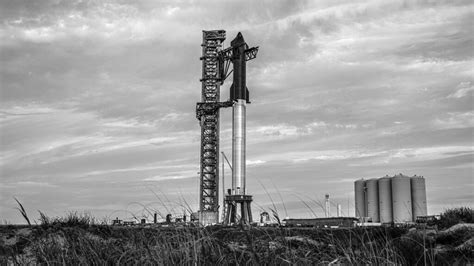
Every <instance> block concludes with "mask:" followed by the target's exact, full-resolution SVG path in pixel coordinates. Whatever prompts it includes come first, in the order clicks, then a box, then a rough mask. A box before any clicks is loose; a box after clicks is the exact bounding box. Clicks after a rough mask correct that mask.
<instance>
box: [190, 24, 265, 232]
mask: <svg viewBox="0 0 474 266" xmlns="http://www.w3.org/2000/svg"><path fill="white" fill-rule="evenodd" d="M224 40H225V31H223V30H213V31H203V44H202V47H203V48H202V57H201V60H202V62H203V63H202V79H201V82H202V97H201V102H199V103H197V105H196V117H197V119H198V120H199V121H200V123H201V161H200V164H201V169H200V197H199V202H200V203H199V221H200V223H201V224H203V225H208V224H213V223H217V222H218V211H219V169H218V167H219V109H220V108H223V107H231V106H232V107H233V120H232V125H233V126H232V164H233V167H232V168H233V171H232V189H231V193H230V195H227V196H226V198H225V204H226V206H225V207H226V215H225V219H224V224H229V223H235V222H236V216H237V207H238V206H240V207H241V215H240V216H241V219H240V222H241V223H243V224H249V223H250V222H251V221H252V215H251V210H250V202H251V201H252V196H250V195H245V119H246V118H245V105H246V104H247V103H249V92H248V89H247V87H246V61H248V60H251V59H254V58H255V57H256V56H257V52H258V47H252V48H248V46H247V44H246V43H245V41H244V38H243V36H242V34H241V33H240V32H239V34H238V35H237V37H236V38H235V39H234V40H233V41H232V42H231V47H229V48H226V49H224V50H221V49H222V42H223V41H224ZM230 63H232V65H233V70H232V71H231V72H233V73H234V75H233V84H232V86H231V88H230V99H229V101H226V102H220V101H219V100H220V85H222V84H223V83H224V80H225V79H226V78H227V77H228V76H229V75H230V73H231V72H230V73H228V70H229V66H230Z"/></svg>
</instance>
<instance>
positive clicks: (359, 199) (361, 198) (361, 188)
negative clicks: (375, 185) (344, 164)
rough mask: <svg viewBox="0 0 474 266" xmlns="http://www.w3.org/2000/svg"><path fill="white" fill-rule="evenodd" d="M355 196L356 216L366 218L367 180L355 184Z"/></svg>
mask: <svg viewBox="0 0 474 266" xmlns="http://www.w3.org/2000/svg"><path fill="white" fill-rule="evenodd" d="M354 194H355V216H356V217H365V216H366V208H365V206H366V201H365V180H364V179H359V180H356V181H355V182H354Z"/></svg>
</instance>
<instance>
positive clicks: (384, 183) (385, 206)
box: [378, 176, 393, 223]
mask: <svg viewBox="0 0 474 266" xmlns="http://www.w3.org/2000/svg"><path fill="white" fill-rule="evenodd" d="M391 181H392V180H391V178H390V177H389V176H385V177H382V178H380V179H379V180H378V183H379V216H380V222H381V223H391V222H393V216H392V183H391Z"/></svg>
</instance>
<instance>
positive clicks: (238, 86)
mask: <svg viewBox="0 0 474 266" xmlns="http://www.w3.org/2000/svg"><path fill="white" fill-rule="evenodd" d="M231 46H232V64H233V65H234V70H233V73H234V76H233V83H232V86H231V87H230V99H231V100H232V101H237V100H239V99H243V100H245V101H246V102H247V103H249V91H248V89H247V85H246V83H247V81H246V79H247V77H246V76H247V66H246V61H245V50H247V49H248V45H247V43H245V40H244V37H242V34H241V33H240V32H239V34H237V37H235V39H234V40H232V42H231Z"/></svg>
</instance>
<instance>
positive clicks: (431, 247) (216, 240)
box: [0, 209, 474, 265]
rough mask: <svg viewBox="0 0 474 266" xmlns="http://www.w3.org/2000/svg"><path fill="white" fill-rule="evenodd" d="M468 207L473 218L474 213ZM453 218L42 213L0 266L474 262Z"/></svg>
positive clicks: (14, 239)
mask: <svg viewBox="0 0 474 266" xmlns="http://www.w3.org/2000/svg"><path fill="white" fill-rule="evenodd" d="M467 210H468V212H467V213H468V215H471V216H472V210H470V209H467ZM454 216H455V215H454ZM454 216H453V215H451V216H450V217H451V218H450V219H451V220H450V221H451V224H446V226H444V227H442V228H440V229H442V230H435V229H423V228H421V229H420V228H418V229H416V228H411V229H408V228H384V227H378V228H352V229H313V228H284V227H253V228H247V229H245V230H244V229H243V228H240V227H216V226H215V227H205V228H199V227H185V226H180V227H158V226H154V225H148V226H132V227H124V226H110V225H101V224H98V222H97V221H96V220H95V219H93V218H92V217H90V216H88V215H80V214H76V213H71V214H70V215H68V216H65V217H62V218H49V217H47V216H46V215H44V214H42V215H41V216H40V221H39V223H38V224H37V225H29V226H27V225H25V226H16V225H3V226H0V241H1V242H0V244H1V245H0V264H2V265H4V264H18V265H24V264H31V263H33V264H45V265H57V264H61V265H76V264H140V265H142V264H145V265H146V264H161V265H202V264H219V265H227V264H232V265H235V264H239V265H248V264H250V265H281V264H284V265H286V264H341V263H344V264H377V265H380V264H403V265H435V264H436V265H443V264H444V265H453V264H456V263H459V264H461V265H463V264H469V263H471V264H472V263H474V254H473V245H474V224H472V223H461V224H457V225H454V226H452V223H455V222H459V220H456V219H455V218H453V217H454ZM471 218H472V217H471ZM460 222H466V221H462V220H461V221H460ZM467 222H470V221H467ZM448 226H449V227H448Z"/></svg>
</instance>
